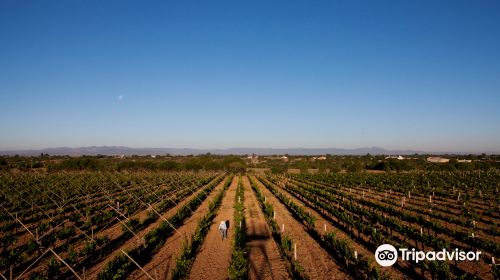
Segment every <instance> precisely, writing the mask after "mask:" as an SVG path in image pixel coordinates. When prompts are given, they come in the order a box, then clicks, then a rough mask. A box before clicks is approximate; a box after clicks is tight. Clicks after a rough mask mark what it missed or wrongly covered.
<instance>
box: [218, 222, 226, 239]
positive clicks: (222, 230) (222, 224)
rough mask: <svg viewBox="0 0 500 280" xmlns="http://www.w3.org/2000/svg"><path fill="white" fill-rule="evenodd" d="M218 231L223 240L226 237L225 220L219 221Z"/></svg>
mask: <svg viewBox="0 0 500 280" xmlns="http://www.w3.org/2000/svg"><path fill="white" fill-rule="evenodd" d="M219 231H220V235H221V237H222V240H224V239H225V238H227V225H226V221H222V222H220V224H219Z"/></svg>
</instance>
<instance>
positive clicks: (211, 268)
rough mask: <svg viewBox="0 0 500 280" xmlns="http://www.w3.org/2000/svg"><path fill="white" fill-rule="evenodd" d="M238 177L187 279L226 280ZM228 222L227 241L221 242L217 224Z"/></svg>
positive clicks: (226, 196) (229, 190) (223, 201)
mask: <svg viewBox="0 0 500 280" xmlns="http://www.w3.org/2000/svg"><path fill="white" fill-rule="evenodd" d="M238 180H239V178H238V176H235V177H234V179H233V182H232V183H231V186H230V187H229V189H228V190H227V192H226V195H225V196H224V198H223V199H222V203H221V206H220V208H219V211H218V214H217V217H216V218H215V219H214V223H213V224H212V226H211V227H210V230H209V231H208V234H207V236H206V238H205V242H203V245H202V246H201V249H200V251H199V252H198V255H197V256H196V259H195V261H194V263H193V266H192V268H191V273H190V274H189V279H210V280H216V279H228V268H229V263H230V262H231V251H232V246H231V245H232V240H233V236H234V227H235V224H234V199H235V196H236V188H237V187H238ZM221 221H229V228H228V232H227V239H224V240H222V239H221V236H220V233H219V229H218V228H219V223H220V222H221Z"/></svg>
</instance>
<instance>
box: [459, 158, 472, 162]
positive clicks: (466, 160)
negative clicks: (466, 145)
mask: <svg viewBox="0 0 500 280" xmlns="http://www.w3.org/2000/svg"><path fill="white" fill-rule="evenodd" d="M457 162H472V160H471V159H458V160H457Z"/></svg>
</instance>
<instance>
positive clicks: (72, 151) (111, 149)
mask: <svg viewBox="0 0 500 280" xmlns="http://www.w3.org/2000/svg"><path fill="white" fill-rule="evenodd" d="M41 153H44V154H49V155H69V156H81V155H108V156H112V155H166V154H170V155H199V154H206V153H211V154H217V155H246V154H257V155H283V154H289V155H326V154H331V155H366V154H368V153H370V154H372V155H411V154H415V153H418V154H423V153H425V152H422V151H413V150H386V149H382V148H378V147H371V148H356V149H340V148H230V149H190V148H130V147H122V146H91V147H78V148H69V147H60V148H47V149H36V150H17V151H0V155H10V156H12V155H20V156H36V155H40V154H41Z"/></svg>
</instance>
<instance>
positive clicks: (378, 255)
mask: <svg viewBox="0 0 500 280" xmlns="http://www.w3.org/2000/svg"><path fill="white" fill-rule="evenodd" d="M399 252H400V256H401V259H402V260H403V261H414V262H415V263H418V262H420V261H423V260H428V261H435V260H438V261H453V260H454V261H465V260H467V261H478V260H479V257H480V256H481V252H480V251H476V252H473V251H469V252H465V251H461V250H458V249H455V250H453V251H448V250H446V249H443V250H441V251H437V252H436V251H428V252H424V251H417V250H415V248H413V249H411V250H409V249H407V248H399ZM375 260H376V261H377V263H378V264H380V265H381V266H392V265H394V264H395V263H396V261H397V260H398V250H396V248H394V246H392V245H391V244H383V245H380V246H378V248H377V250H376V251H375Z"/></svg>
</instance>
